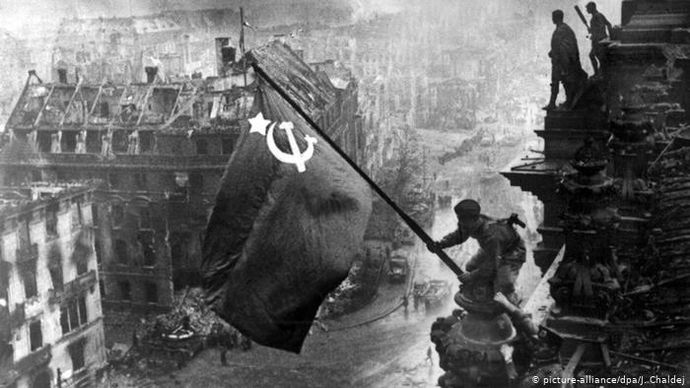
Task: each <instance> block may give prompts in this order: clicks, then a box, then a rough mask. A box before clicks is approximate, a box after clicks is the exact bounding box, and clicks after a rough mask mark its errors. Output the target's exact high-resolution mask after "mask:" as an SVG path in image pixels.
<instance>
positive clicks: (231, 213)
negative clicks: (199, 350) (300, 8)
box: [202, 78, 371, 353]
mask: <svg viewBox="0 0 690 388" xmlns="http://www.w3.org/2000/svg"><path fill="white" fill-rule="evenodd" d="M252 112H253V114H252V117H254V115H258V114H259V113H261V114H262V115H263V117H264V118H266V120H270V124H267V125H266V128H268V129H270V128H271V127H272V128H273V130H272V131H267V132H266V133H263V134H262V133H260V132H258V131H250V130H243V133H242V134H241V136H240V139H239V140H238V144H237V147H236V150H235V152H234V153H233V155H232V156H231V158H230V161H229V162H228V166H227V168H226V171H225V174H224V176H223V178H222V181H221V187H220V189H219V192H218V194H217V198H216V204H215V207H214V208H213V212H212V214H211V217H210V219H209V222H208V226H207V230H206V235H205V240H204V245H203V260H202V273H203V276H204V286H205V288H206V292H207V295H208V302H209V304H210V305H211V307H212V308H213V309H214V310H215V311H216V312H217V313H218V314H219V315H220V316H221V317H222V318H223V319H225V320H226V321H227V322H228V323H230V324H231V325H233V326H234V327H236V328H237V329H238V330H240V331H241V332H242V333H243V334H245V335H247V336H248V337H249V338H251V339H252V340H254V341H255V342H257V343H260V344H262V345H266V346H271V347H275V348H279V349H283V350H288V351H292V352H296V353H299V352H300V350H301V348H302V344H303V342H304V339H305V337H306V336H307V334H308V332H309V329H310V327H311V324H312V322H313V320H314V317H315V315H316V312H317V309H318V307H319V305H320V304H321V303H322V302H323V299H324V298H325V297H326V295H327V294H328V293H329V292H330V291H332V290H333V289H335V288H336V287H337V286H338V285H339V284H340V282H342V281H343V280H344V279H345V278H346V277H347V274H348V272H349V270H350V267H351V265H352V262H353V260H354V258H355V257H356V255H357V254H358V252H359V250H360V248H361V244H362V239H363V235H364V231H365V229H366V224H367V221H368V219H369V215H370V212H371V197H370V196H371V193H370V189H369V187H368V186H367V185H366V183H365V182H364V181H363V180H362V179H361V178H360V177H359V176H358V175H357V174H356V172H355V171H354V170H353V169H352V168H351V167H349V166H348V165H347V164H346V163H345V161H343V160H342V159H341V157H340V156H339V155H337V154H336V152H335V151H334V150H333V149H331V148H330V146H329V145H328V144H327V143H326V142H325V141H324V140H323V139H321V138H320V136H319V135H318V134H317V133H316V132H315V131H314V130H313V129H312V128H311V127H310V126H309V124H307V122H306V121H305V120H303V119H302V118H301V117H300V116H299V115H298V114H297V112H295V111H294V109H293V108H292V107H291V106H290V105H289V104H288V103H287V102H286V101H285V100H284V99H283V98H282V97H281V96H280V95H279V94H278V92H277V91H275V90H274V89H272V88H271V87H270V86H269V85H267V84H266V83H265V82H262V80H261V79H260V78H259V80H258V86H257V95H256V98H255V100H254V107H253V109H252ZM287 122H289V123H292V127H293V129H292V134H293V138H290V136H289V134H288V133H287V131H285V130H284V129H283V128H280V124H281V123H287ZM269 132H271V133H269ZM310 138H311V140H310ZM314 139H316V141H315V142H314V141H313V140H314ZM271 140H273V141H274V142H275V146H276V147H277V150H276V149H275V148H274V149H273V150H270V149H269V147H268V144H267V143H268V142H269V141H271ZM295 143H296V145H297V149H295ZM310 144H311V146H313V154H311V157H310V158H309V159H308V160H304V159H305V155H306V154H307V153H306V152H305V150H307V149H308V148H309V146H310ZM277 154H283V155H285V156H289V157H292V158H293V159H294V158H297V159H300V160H302V162H303V163H304V167H305V171H303V172H299V171H298V169H297V168H296V165H295V164H293V163H292V162H285V161H281V160H279V158H278V157H277V156H276V155H277ZM286 160H287V159H286ZM291 160H292V159H291Z"/></svg>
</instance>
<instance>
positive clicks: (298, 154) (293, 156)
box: [266, 121, 317, 172]
mask: <svg viewBox="0 0 690 388" xmlns="http://www.w3.org/2000/svg"><path fill="white" fill-rule="evenodd" d="M276 124H277V123H272V124H271V125H270V126H269V127H268V133H267V134H266V144H267V145H268V150H269V151H271V153H272V154H273V156H275V158H276V159H278V160H280V161H281V162H283V163H290V164H294V165H295V166H297V171H298V172H305V171H307V167H306V166H305V162H306V161H307V160H309V159H311V157H312V156H313V155H314V144H316V140H317V139H316V138H314V137H312V136H309V135H304V140H306V142H307V149H306V150H305V151H304V152H302V151H301V150H300V149H299V145H298V144H297V141H296V140H295V135H294V134H293V133H292V130H293V129H294V128H295V126H294V125H293V124H292V123H291V122H289V121H288V122H282V123H280V125H279V126H278V128H279V129H282V130H284V131H285V134H286V135H287V139H288V143H289V144H290V151H291V152H292V153H286V152H283V151H281V150H280V149H279V148H278V146H277V145H276V141H275V138H274V137H273V132H274V129H275V126H276Z"/></svg>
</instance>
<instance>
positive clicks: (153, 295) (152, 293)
mask: <svg viewBox="0 0 690 388" xmlns="http://www.w3.org/2000/svg"><path fill="white" fill-rule="evenodd" d="M145 290H146V302H148V303H158V286H156V283H153V282H146V285H145Z"/></svg>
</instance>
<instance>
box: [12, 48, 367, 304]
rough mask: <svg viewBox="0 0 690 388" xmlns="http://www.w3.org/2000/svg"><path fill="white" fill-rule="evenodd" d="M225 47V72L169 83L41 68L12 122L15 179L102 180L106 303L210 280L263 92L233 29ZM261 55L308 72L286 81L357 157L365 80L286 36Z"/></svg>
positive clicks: (163, 297)
mask: <svg viewBox="0 0 690 388" xmlns="http://www.w3.org/2000/svg"><path fill="white" fill-rule="evenodd" d="M215 47H216V49H217V51H216V54H217V55H216V57H215V58H214V60H217V66H218V73H219V74H221V75H222V77H209V78H206V79H200V78H193V79H190V80H188V81H184V82H163V81H162V80H161V79H160V77H159V75H158V73H157V70H158V69H157V68H156V67H155V66H148V67H145V68H144V69H143V70H144V72H145V73H146V75H147V81H148V82H147V83H124V84H123V83H114V82H110V81H105V82H102V83H90V82H87V81H86V80H85V79H84V78H80V79H79V81H77V82H76V83H74V82H69V83H65V82H54V83H47V82H41V81H40V80H39V79H38V77H36V75H35V73H31V72H30V76H29V80H28V83H27V87H26V89H25V90H24V92H23V94H22V95H21V97H20V99H19V103H18V104H17V106H16V107H15V109H14V112H13V114H12V116H11V118H10V120H9V122H8V125H7V129H8V131H9V132H10V133H11V141H10V144H9V145H8V146H7V147H6V149H5V150H4V151H3V153H2V155H0V175H2V176H1V177H0V179H2V180H3V182H4V183H5V185H11V184H17V183H20V182H23V181H26V180H29V181H36V182H38V181H45V182H55V181H62V180H71V179H99V180H100V181H101V185H100V186H99V188H98V189H97V191H96V197H97V200H96V202H97V204H96V205H95V206H94V209H95V211H96V213H97V214H98V217H96V219H97V220H98V229H97V233H96V251H97V254H98V255H99V257H100V263H101V264H100V265H101V275H102V281H103V283H104V284H103V303H104V306H105V308H111V309H123V310H127V311H146V312H148V311H156V310H164V309H166V308H167V307H168V306H169V305H170V303H171V301H172V293H173V284H174V285H175V286H177V287H182V286H185V285H190V284H196V283H197V282H198V281H199V276H198V265H199V263H200V259H201V257H200V246H201V241H202V238H203V232H204V230H205V226H206V221H207V217H208V214H209V212H210V209H211V208H212V207H213V202H214V200H215V195H216V191H217V187H218V184H219V182H220V179H221V176H222V174H223V172H224V170H225V166H226V164H227V161H228V159H229V157H230V154H231V153H232V151H233V149H234V147H235V142H236V141H237V139H238V137H239V135H240V133H241V132H242V131H245V130H247V125H248V124H247V120H246V119H247V118H248V117H250V110H251V108H252V105H253V101H254V82H253V73H252V72H251V71H249V72H248V74H244V73H243V72H242V71H241V70H242V62H241V61H240V60H239V58H237V54H236V49H235V48H234V47H232V46H231V45H229V39H228V38H218V39H217V40H216V42H215ZM253 60H256V61H258V62H260V63H262V65H263V66H267V67H269V66H270V67H274V68H276V69H284V68H294V69H296V70H295V72H296V73H297V74H300V76H301V77H303V78H302V79H301V80H297V81H299V82H296V81H295V80H292V79H287V78H284V79H278V80H276V81H277V82H279V83H280V84H281V85H283V86H284V87H285V88H286V89H287V91H288V93H289V94H291V95H292V96H293V98H295V99H297V101H298V103H301V104H302V105H303V106H304V107H305V109H306V107H308V109H307V112H308V113H309V114H310V115H311V117H312V118H313V119H314V120H315V121H316V122H318V123H319V124H320V125H321V126H322V128H323V129H324V130H325V131H326V132H327V133H328V134H329V135H330V136H331V138H332V139H333V140H335V141H336V142H338V143H339V144H340V145H341V146H342V147H343V149H344V150H345V151H346V152H348V153H349V154H350V155H351V156H352V157H353V158H355V159H356V158H357V157H358V155H359V154H360V153H361V149H362V148H363V145H362V144H361V143H360V141H359V139H360V138H361V136H360V135H359V131H360V130H361V127H360V125H359V118H358V117H357V116H356V110H355V107H356V106H357V88H356V86H355V85H356V83H355V81H354V79H352V78H344V79H341V78H339V77H338V74H336V73H333V72H332V73H331V74H330V75H329V74H327V73H328V72H330V71H331V70H330V69H325V70H324V72H319V71H314V70H313V69H312V68H310V67H309V66H308V65H307V64H305V63H304V62H303V61H302V60H301V59H300V57H299V56H298V55H297V54H295V53H294V52H292V51H291V50H290V48H289V47H287V46H285V45H283V44H281V43H277V42H274V43H271V44H269V45H267V46H263V47H260V48H257V49H255V50H252V52H251V55H250V58H249V60H248V62H251V61H253ZM274 73H278V74H282V73H281V72H280V71H274ZM245 78H246V82H247V84H246V86H245ZM334 83H335V84H334Z"/></svg>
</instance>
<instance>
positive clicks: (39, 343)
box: [29, 296, 88, 371]
mask: <svg viewBox="0 0 690 388" xmlns="http://www.w3.org/2000/svg"><path fill="white" fill-rule="evenodd" d="M87 323H88V314H87V309H86V297H85V296H81V297H79V298H77V299H74V300H72V301H70V302H69V303H68V305H67V306H65V307H63V308H61V309H60V326H61V327H62V335H65V334H68V333H70V332H72V331H74V330H77V329H78V328H80V327H82V326H84V325H86V324H87ZM29 347H30V349H31V351H32V352H35V351H36V350H39V349H40V348H42V347H43V328H42V324H41V320H40V319H37V320H35V321H33V322H31V323H29ZM68 351H69V353H70V358H71V359H72V369H73V370H75V371H76V370H79V369H81V368H83V367H84V341H76V342H75V343H72V344H70V345H69V346H68Z"/></svg>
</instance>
